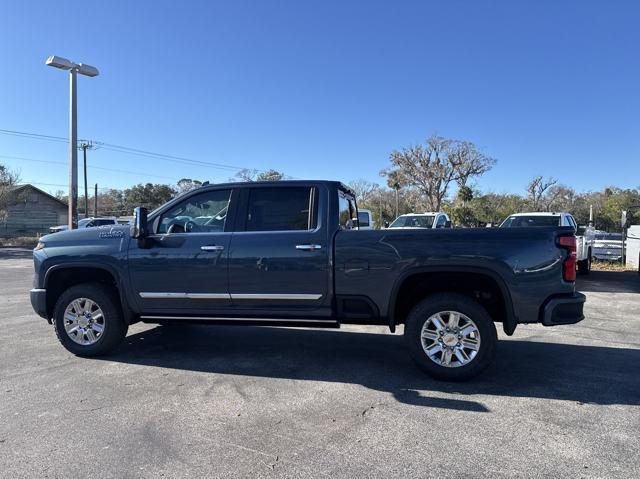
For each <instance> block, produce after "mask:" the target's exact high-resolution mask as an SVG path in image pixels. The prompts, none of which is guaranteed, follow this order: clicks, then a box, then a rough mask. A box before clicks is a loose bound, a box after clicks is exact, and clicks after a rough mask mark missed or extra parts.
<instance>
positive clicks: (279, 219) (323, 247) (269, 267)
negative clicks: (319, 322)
mask: <svg viewBox="0 0 640 479" xmlns="http://www.w3.org/2000/svg"><path fill="white" fill-rule="evenodd" d="M326 199H327V191H326V189H325V188H322V187H320V186H304V185H296V184H292V185H291V184H287V185H282V186H274V185H273V184H270V185H255V186H252V187H251V188H246V189H242V191H241V199H240V206H239V209H238V221H237V227H236V230H235V231H234V234H233V238H232V240H231V248H230V253H229V292H230V294H231V301H232V303H233V307H234V309H236V310H238V311H243V312H246V314H247V315H251V316H265V315H266V316H271V317H274V316H279V317H287V316H290V317H291V316H293V317H295V316H296V315H300V314H301V313H304V315H305V316H308V315H309V314H311V315H313V316H319V317H322V316H329V315H330V314H331V298H330V297H329V294H328V293H329V281H330V274H329V272H330V267H329V258H330V254H331V252H330V249H331V243H330V240H329V238H328V228H327V225H326V213H325V210H326ZM243 314H245V313H243Z"/></svg>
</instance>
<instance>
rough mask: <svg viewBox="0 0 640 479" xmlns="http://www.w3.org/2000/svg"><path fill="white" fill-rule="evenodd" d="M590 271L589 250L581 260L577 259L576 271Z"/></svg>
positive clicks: (582, 272)
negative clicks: (586, 255)
mask: <svg viewBox="0 0 640 479" xmlns="http://www.w3.org/2000/svg"><path fill="white" fill-rule="evenodd" d="M590 272H591V251H589V256H588V257H587V258H586V259H583V260H582V261H578V273H580V274H589V273H590Z"/></svg>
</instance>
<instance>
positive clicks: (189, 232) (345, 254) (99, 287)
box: [31, 181, 585, 380]
mask: <svg viewBox="0 0 640 479" xmlns="http://www.w3.org/2000/svg"><path fill="white" fill-rule="evenodd" d="M354 218H357V207H356V202H355V199H354V196H353V193H352V192H351V191H350V190H349V189H348V188H347V187H345V186H344V185H343V184H341V183H338V182H333V181H283V182H265V183H233V184H220V185H207V186H203V187H201V188H199V189H197V190H194V191H191V192H189V193H186V194H184V195H182V196H179V197H178V198H175V199H174V200H172V201H170V202H168V203H167V204H165V205H164V206H162V207H160V208H158V209H157V210H155V211H154V212H152V213H150V214H149V215H147V212H146V210H144V209H143V208H137V209H136V214H135V219H134V222H133V224H132V225H131V226H105V227H99V228H91V229H83V230H74V231H64V232H61V233H56V234H52V235H48V236H44V237H43V238H42V239H41V241H40V243H39V244H38V246H37V247H36V249H35V250H34V262H35V278H34V285H33V287H34V289H32V290H31V303H32V305H33V308H34V309H35V311H36V312H37V313H38V314H39V315H40V316H42V317H43V318H45V319H47V320H48V321H49V322H50V323H52V324H53V325H54V326H55V331H56V334H57V336H58V339H59V340H60V342H61V343H62V345H63V346H64V347H65V348H67V349H68V350H69V351H71V352H73V353H75V354H78V355H81V356H95V355H100V354H105V353H108V352H110V351H112V350H113V349H114V348H115V347H116V346H117V345H118V344H119V343H120V342H121V341H122V339H123V338H124V337H125V335H126V333H127V328H128V326H129V325H130V324H132V323H135V322H137V321H144V322H149V323H169V322H171V323H191V322H198V323H210V324H244V325H270V326H274V325H276V326H304V327H334V328H335V327H339V326H340V324H341V323H356V324H372V325H386V326H388V327H389V328H390V330H391V331H392V332H394V331H395V329H396V327H397V326H398V325H404V336H405V338H406V344H407V347H408V349H409V352H410V354H411V356H412V357H413V359H414V360H415V362H416V363H417V365H418V366H419V367H420V368H421V369H423V370H424V371H426V372H427V373H429V374H431V375H432V376H434V377H437V378H440V379H447V380H460V379H466V378H469V377H471V376H473V375H475V374H477V373H479V372H480V371H481V370H483V369H484V368H485V367H486V366H487V365H488V364H490V363H491V361H492V360H493V358H494V355H495V350H496V342H497V334H496V329H495V326H494V322H499V323H502V327H503V329H504V331H505V333H506V334H508V335H511V334H513V332H514V330H515V328H516V325H517V324H518V323H542V324H543V325H545V326H554V325H559V324H572V323H576V322H578V321H580V320H582V319H583V317H584V316H583V314H582V307H583V303H584V300H585V297H584V295H582V294H580V293H576V292H575V288H574V280H575V271H576V270H575V268H576V265H575V236H574V231H573V230H572V229H571V228H562V227H552V228H510V229H487V228H482V229H448V228H442V229H424V230H419V229H412V230H397V229H393V230H378V231H377V230H367V231H364V230H362V231H359V230H358V225H357V221H355V220H354Z"/></svg>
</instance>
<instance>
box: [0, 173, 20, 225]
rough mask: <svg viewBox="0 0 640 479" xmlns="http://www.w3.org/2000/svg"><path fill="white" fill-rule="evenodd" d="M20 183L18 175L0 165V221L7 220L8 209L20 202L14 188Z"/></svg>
mask: <svg viewBox="0 0 640 479" xmlns="http://www.w3.org/2000/svg"><path fill="white" fill-rule="evenodd" d="M19 182H20V175H19V174H18V173H17V172H15V171H12V170H10V169H9V168H7V167H6V166H4V165H2V164H0V221H1V222H4V221H5V220H6V218H7V211H8V209H9V207H10V206H11V205H13V204H15V203H17V202H18V201H20V198H19V197H18V196H19V195H16V193H15V191H14V190H15V187H16V185H17V184H18V183H19Z"/></svg>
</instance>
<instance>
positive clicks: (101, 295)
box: [53, 283, 128, 357]
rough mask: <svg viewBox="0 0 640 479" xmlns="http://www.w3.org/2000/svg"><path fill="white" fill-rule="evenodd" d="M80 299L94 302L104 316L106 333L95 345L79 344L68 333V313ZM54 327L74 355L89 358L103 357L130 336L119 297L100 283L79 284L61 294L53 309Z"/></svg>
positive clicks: (59, 337) (61, 340)
mask: <svg viewBox="0 0 640 479" xmlns="http://www.w3.org/2000/svg"><path fill="white" fill-rule="evenodd" d="M78 298H87V299H90V300H92V301H93V302H95V303H96V304H97V305H98V306H99V307H100V309H101V310H102V313H103V314H102V316H103V318H104V319H103V331H102V334H101V335H100V336H99V337H98V339H97V341H96V342H95V343H93V344H88V345H83V344H79V343H77V342H75V341H74V340H73V339H71V337H70V336H69V334H67V331H66V330H65V318H64V315H65V310H66V309H67V306H69V305H70V304H71V303H72V302H73V301H74V300H75V299H78ZM53 324H54V328H55V330H56V336H58V340H59V341H60V343H61V344H62V345H63V346H64V347H65V348H66V349H67V350H68V351H70V352H72V353H73V354H76V355H78V356H86V357H90V356H100V355H104V354H107V353H109V352H111V351H113V350H115V349H116V348H117V347H118V345H119V344H120V343H121V342H122V340H123V339H124V337H125V336H126V335H127V329H128V326H127V324H125V322H124V319H123V316H122V310H121V308H120V304H119V301H118V297H117V295H116V293H115V292H114V291H113V290H112V289H111V288H109V287H108V286H106V285H103V284H100V283H83V284H78V285H76V286H72V287H70V288H69V289H67V290H66V291H65V292H64V293H62V294H61V295H60V297H59V298H58V301H57V302H56V305H55V307H54V309H53Z"/></svg>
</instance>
